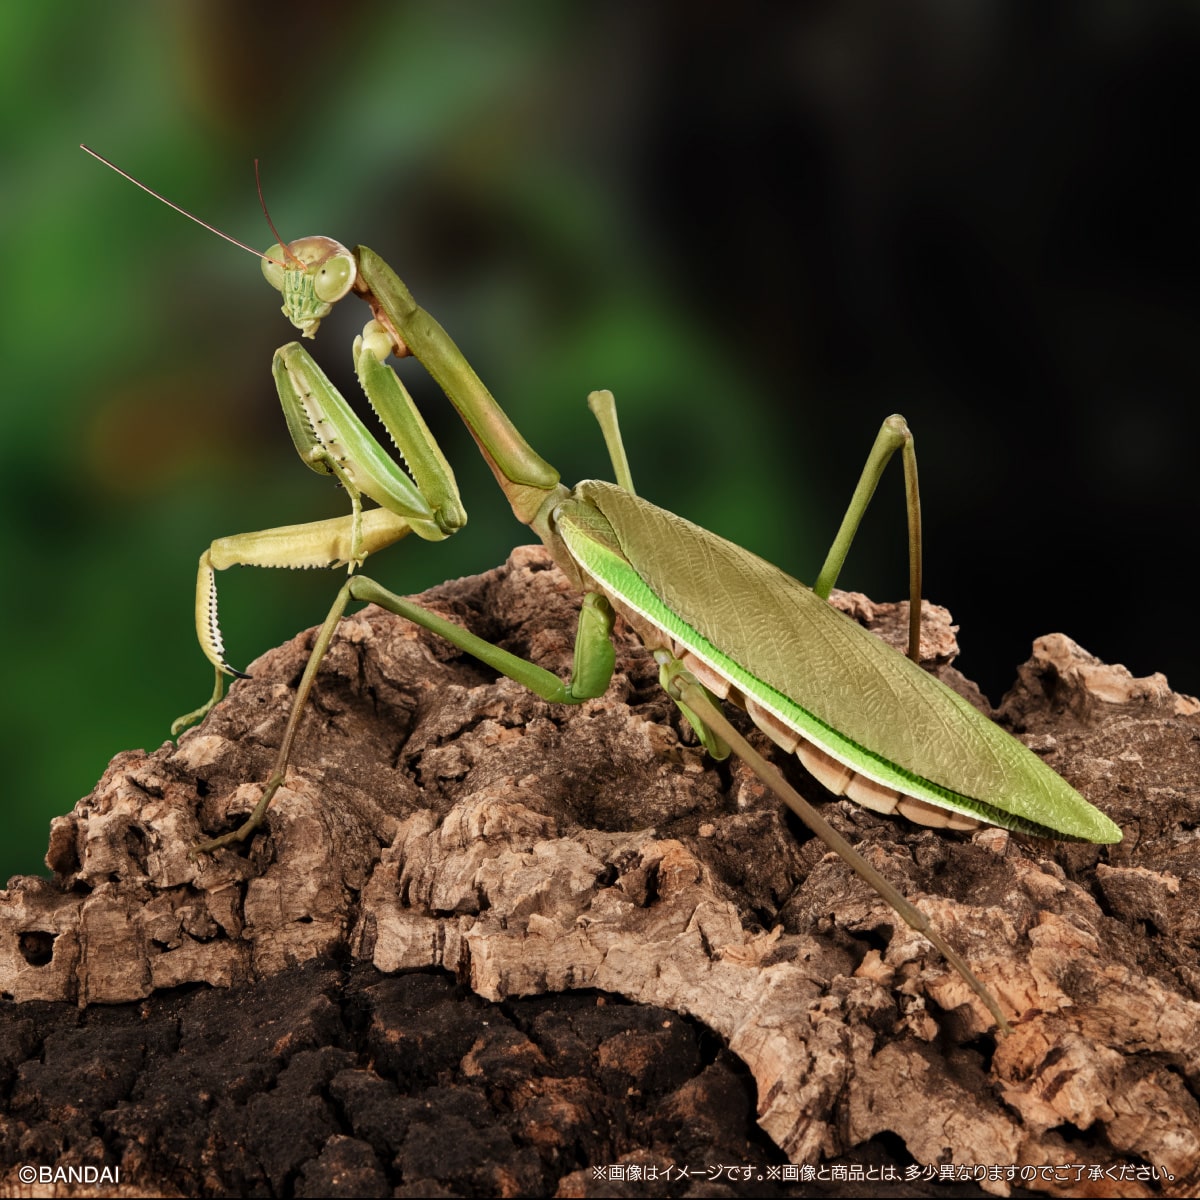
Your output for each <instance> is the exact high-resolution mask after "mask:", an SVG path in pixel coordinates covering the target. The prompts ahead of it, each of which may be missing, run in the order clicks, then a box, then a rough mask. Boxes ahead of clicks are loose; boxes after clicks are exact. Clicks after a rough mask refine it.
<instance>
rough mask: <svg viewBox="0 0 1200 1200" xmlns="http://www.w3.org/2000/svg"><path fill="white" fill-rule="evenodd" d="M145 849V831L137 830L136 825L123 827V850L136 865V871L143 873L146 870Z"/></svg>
mask: <svg viewBox="0 0 1200 1200" xmlns="http://www.w3.org/2000/svg"><path fill="white" fill-rule="evenodd" d="M146 848H147V839H146V833H145V830H143V829H139V828H138V826H136V825H127V826H126V827H125V850H126V852H127V853H128V854H129V857H130V858H131V859H133V861H134V862H135V863H136V864H137V868H138V870H139V871H141V872H143V873H145V870H146Z"/></svg>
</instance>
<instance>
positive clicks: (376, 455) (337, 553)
mask: <svg viewBox="0 0 1200 1200" xmlns="http://www.w3.org/2000/svg"><path fill="white" fill-rule="evenodd" d="M380 333H381V329H380V327H379V326H378V325H377V323H376V322H373V321H372V322H370V323H369V324H368V325H367V328H366V330H365V331H364V336H363V337H360V338H358V339H357V340H356V341H355V344H354V361H355V368H356V370H357V372H358V377H359V380H360V382H361V383H362V386H363V391H364V392H365V393H366V395H367V399H368V400H369V401H370V403H371V406H372V407H373V408H374V410H375V412H376V414H377V415H378V416H379V418H380V420H381V421H382V422H383V424H384V427H385V428H386V429H387V431H388V433H389V434H390V435H391V437H392V440H393V441H394V442H395V444H396V446H397V447H398V448H399V449H400V452H401V454H402V455H403V456H404V458H405V461H406V462H407V464H408V467H409V470H410V471H411V472H412V478H411V479H410V478H409V477H408V476H407V475H406V474H405V473H404V471H403V470H402V469H401V468H400V467H399V466H398V465H397V464H396V462H395V460H394V459H393V458H392V457H391V456H390V455H389V454H388V453H387V452H386V451H385V450H384V449H383V447H381V446H380V445H379V443H378V442H377V441H376V440H375V438H374V437H373V436H372V435H371V434H370V433H369V432H368V430H367V429H366V427H365V426H364V425H363V424H362V422H361V421H360V420H359V419H358V417H357V416H356V415H355V413H354V411H353V410H352V409H351V408H350V406H349V405H348V404H347V403H346V401H345V400H344V399H343V398H342V396H341V395H340V393H339V392H338V391H337V389H336V388H335V387H334V386H333V384H331V383H330V382H329V380H328V378H327V377H326V376H325V374H324V372H322V371H321V369H320V368H319V367H318V366H317V365H316V363H315V362H313V360H312V358H311V357H310V355H309V354H308V352H307V351H306V350H304V349H303V347H301V346H300V345H298V344H297V343H295V342H293V343H290V344H289V345H287V346H284V347H283V348H282V349H280V350H279V351H277V352H276V354H275V359H274V362H273V367H272V370H273V374H274V376H275V383H276V387H277V389H278V391H279V399H280V403H281V404H282V406H283V412H284V416H285V418H286V420H287V424H288V429H289V431H290V432H291V435H292V441H293V443H294V444H295V447H296V451H297V453H298V454H299V455H300V458H301V460H302V461H303V462H304V463H305V465H306V466H308V467H310V468H311V469H312V470H313V471H316V472H317V473H318V474H322V475H332V476H333V477H334V478H335V479H336V480H337V482H338V483H339V484H341V486H342V487H343V488H344V490H345V492H346V494H347V496H349V498H350V502H351V513H350V516H348V517H337V518H333V519H331V520H328V521H314V522H310V523H308V524H304V525H285V526H280V527H279V528H277V529H266V530H262V531H260V532H258V533H242V534H235V535H233V536H232V537H224V538H218V539H217V540H216V541H215V542H213V543H212V545H211V546H210V547H209V548H208V550H206V551H205V552H204V553H203V554H202V555H201V556H200V566H199V571H198V573H197V579H196V636H197V638H198V640H199V642H200V647H201V649H202V650H203V651H204V654H205V657H206V658H207V659H208V660H209V662H211V663H212V664H213V667H214V668H215V671H216V680H215V684H214V688H213V694H212V697H211V698H210V699H209V700H208V701H207V703H205V704H203V705H201V707H199V708H197V709H195V710H194V711H193V712H190V713H187V714H185V715H184V716H182V717H180V718H179V719H178V720H177V721H175V722H174V724H173V725H172V726H171V732H172V734H178V733H179V732H180V731H181V730H183V729H185V728H186V727H187V726H188V725H190V724H192V723H193V722H194V721H198V720H200V719H201V718H202V717H204V716H205V714H206V713H208V711H209V710H210V709H211V708H212V707H213V705H215V704H216V703H217V702H218V701H219V700H220V699H221V693H222V691H223V684H224V679H223V677H224V676H225V675H235V676H241V675H242V672H240V671H236V670H234V669H233V668H232V667H231V666H230V665H229V664H228V663H227V662H226V661H225V649H224V644H223V640H222V637H221V630H220V625H219V623H218V620H217V588H216V575H215V572H216V571H220V570H224V569H225V568H226V567H230V566H235V565H236V566H255V567H329V566H338V565H348V566H349V568H350V570H351V571H353V570H355V569H356V568H357V567H358V566H360V565H361V564H362V562H363V560H364V559H365V558H366V557H367V555H368V554H372V553H374V552H376V551H378V550H382V549H384V548H385V547H387V546H390V545H391V544H392V543H393V542H396V541H399V540H400V539H401V538H402V537H404V536H405V535H407V534H408V533H415V534H417V536H418V537H421V538H424V539H426V540H428V541H440V540H441V539H443V538H445V537H447V536H449V535H450V534H451V533H453V532H455V530H457V529H459V528H461V527H462V526H463V524H465V522H466V513H465V511H464V510H463V507H462V502H461V500H460V498H459V495H458V488H457V486H456V484H455V482H454V473H453V471H452V470H451V469H450V465H449V463H447V461H446V459H445V456H444V455H443V454H442V452H441V449H440V448H439V447H438V445H437V443H436V442H435V441H434V439H433V435H432V434H431V433H430V432H429V428H428V426H427V425H426V424H425V421H424V419H423V418H422V416H421V414H420V412H419V411H418V410H417V407H416V405H415V404H414V403H413V400H412V397H411V396H410V395H409V394H408V392H407V390H406V389H405V388H404V386H403V384H401V383H400V380H399V378H398V377H397V375H396V373H395V371H393V370H392V369H391V367H389V366H387V365H385V364H384V363H382V362H381V361H380V359H379V357H378V355H379V354H380V353H383V354H385V355H386V353H387V351H388V349H389V347H390V340H389V339H387V338H383V339H382V340H381V338H380ZM364 495H365V496H368V497H370V498H371V499H373V500H375V501H376V502H377V503H378V504H380V505H381V506H382V507H380V508H375V509H369V510H366V511H364V510H363V507H362V499H361V498H362V497H363V496H364ZM285 763H286V758H285Z"/></svg>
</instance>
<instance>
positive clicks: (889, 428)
mask: <svg viewBox="0 0 1200 1200" xmlns="http://www.w3.org/2000/svg"><path fill="white" fill-rule="evenodd" d="M897 450H899V451H900V452H901V456H902V458H903V460H904V496H905V503H906V505H907V507H908V597H909V600H908V603H909V608H908V657H909V658H911V659H912V660H913V662H915V663H918V664H919V663H920V661H921V495H920V490H919V488H918V486H917V455H916V451H915V450H914V449H913V436H912V433H911V432H910V430H909V428H908V422H907V421H905V419H904V418H903V417H902V416H900V414H899V413H893V414H892V415H891V416H890V417H888V418H887V419H886V420H885V421H884V422H883V424H882V425H881V426H880V428H879V433H878V434H877V435H876V437H875V444H874V445H873V446H872V447H871V453H870V454H868V455H867V461H866V465H865V466H864V467H863V471H862V475H861V476H860V477H859V480H858V486H857V487H856V488H855V489H854V495H853V496H851V497H850V504H849V506H848V507H847V509H846V515H845V516H844V517H843V518H842V523H841V526H840V527H839V528H838V531H837V536H836V537H835V538H834V539H833V545H832V546H830V547H829V553H828V554H827V555H826V556H825V564H824V566H822V568H821V573H820V574H819V575H818V576H817V582H816V583H814V584H813V591H814V592H815V593H816V594H817V595H818V596H820V597H821V599H822V600H828V599H829V593H830V592H831V591H832V590H833V585H834V584H835V583H836V582H837V577H838V575H839V574H840V573H841V570H842V564H843V563H844V562H845V561H846V554H847V552H848V551H849V549H850V543H851V542H852V541H853V540H854V535H855V534H856V533H857V532H858V526H859V524H860V523H861V521H862V519H863V514H864V513H865V512H866V511H867V505H869V504H870V503H871V497H872V496H873V495H874V494H875V487H876V485H877V484H878V483H879V478H880V476H881V475H882V474H883V472H884V469H885V468H886V467H887V465H888V463H889V462H890V461H891V458H892V455H893V454H895V453H896V451H897Z"/></svg>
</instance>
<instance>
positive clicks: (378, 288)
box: [355, 246, 562, 527]
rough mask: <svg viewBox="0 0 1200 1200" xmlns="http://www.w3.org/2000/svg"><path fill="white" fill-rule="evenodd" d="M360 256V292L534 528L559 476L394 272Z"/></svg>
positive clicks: (362, 249)
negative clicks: (410, 355) (434, 386)
mask: <svg viewBox="0 0 1200 1200" xmlns="http://www.w3.org/2000/svg"><path fill="white" fill-rule="evenodd" d="M355 254H356V256H357V257H358V265H359V273H360V275H359V277H360V280H361V283H360V287H361V288H362V290H363V291H364V293H365V295H366V298H367V300H368V301H369V303H370V304H371V307H372V308H373V309H374V310H375V312H376V316H377V317H378V318H379V319H381V320H382V321H383V323H384V324H385V325H390V326H391V328H392V329H393V330H394V331H395V333H396V334H397V335H398V336H399V338H400V339H401V341H402V342H403V343H404V345H405V346H406V347H407V349H408V350H409V351H411V352H412V353H413V354H414V355H415V356H416V357H417V358H418V359H419V360H420V362H421V365H422V366H424V368H425V369H426V370H427V371H428V372H429V374H430V375H432V376H433V378H434V380H435V382H436V383H437V384H438V386H439V387H440V388H441V389H442V391H444V392H445V393H446V396H447V398H448V399H449V400H450V402H451V404H453V405H454V407H455V408H456V409H457V410H458V413H459V415H460V416H461V417H462V419H463V421H464V422H465V423H466V425H467V428H468V429H469V430H470V431H471V436H472V437H473V438H474V439H475V441H476V443H477V444H478V446H479V450H480V453H481V454H482V455H483V457H484V459H485V461H486V462H487V464H488V466H490V467H491V468H492V473H493V474H494V475H495V476H496V482H497V483H498V484H499V485H500V488H501V490H502V491H503V492H504V494H505V496H506V497H507V498H508V502H509V503H510V504H511V505H512V510H513V512H514V514H515V515H516V517H517V520H518V521H520V522H521V523H522V524H524V525H535V522H536V521H537V517H538V513H539V512H540V511H541V510H542V509H543V507H544V506H545V503H546V499H547V497H548V496H549V495H552V494H555V493H557V492H558V490H559V489H560V488H561V487H562V485H561V484H560V483H559V475H558V472H557V471H556V470H555V469H554V468H553V467H552V466H551V465H550V464H549V463H548V462H546V460H545V459H544V458H542V456H541V455H540V454H538V453H537V452H536V451H535V450H534V449H533V448H532V447H531V446H530V445H529V443H528V442H527V441H526V440H525V439H524V438H523V437H522V436H521V434H520V433H519V432H518V431H517V428H516V426H515V425H513V423H512V421H510V420H509V418H508V415H507V414H506V413H505V411H504V410H503V409H502V408H501V407H500V405H499V404H498V403H497V402H496V399H495V397H494V396H493V395H492V394H491V392H489V391H488V389H487V388H486V387H485V386H484V384H483V381H482V380H481V379H480V378H479V376H478V375H476V374H475V372H474V371H473V370H472V368H471V365H470V364H469V363H468V362H467V360H466V358H465V357H464V356H463V354H462V352H461V351H460V350H459V349H458V347H457V346H456V345H455V344H454V342H453V340H452V339H451V338H450V335H449V334H448V333H447V332H446V331H445V330H444V329H443V328H442V327H441V325H439V324H438V322H437V321H436V320H434V318H433V317H432V316H430V315H429V313H428V312H426V311H425V309H423V308H422V307H421V306H420V305H419V304H418V303H417V302H416V300H414V299H413V296H412V293H411V292H410V291H409V290H408V288H407V287H406V286H405V285H404V283H403V282H402V281H401V280H400V278H399V277H398V276H397V275H396V273H395V272H394V271H393V270H392V269H391V267H389V266H388V265H387V263H385V262H384V261H383V259H382V258H380V257H379V255H378V254H376V253H375V252H374V251H373V250H371V249H369V248H368V247H366V246H358V247H356V249H355ZM535 527H536V526H535Z"/></svg>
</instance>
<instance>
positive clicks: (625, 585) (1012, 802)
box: [557, 480, 1121, 842]
mask: <svg viewBox="0 0 1200 1200" xmlns="http://www.w3.org/2000/svg"><path fill="white" fill-rule="evenodd" d="M557 523H558V528H559V531H560V533H561V534H562V536H563V539H564V541H565V542H566V544H567V546H568V548H569V549H570V551H571V553H572V555H573V556H574V557H575V558H576V559H577V560H578V561H579V563H580V564H581V566H582V567H583V568H584V569H585V570H586V571H587V572H588V573H589V574H590V575H591V576H592V577H593V578H595V579H596V580H597V582H598V583H599V584H600V585H601V586H602V587H603V589H604V590H605V591H606V592H607V593H608V594H609V595H610V597H611V598H612V599H613V600H614V602H615V603H616V604H617V605H618V607H627V608H629V607H631V608H633V609H635V610H636V611H638V612H640V613H641V614H642V615H643V616H645V617H646V618H647V619H649V620H650V621H651V622H652V623H654V624H655V625H657V626H658V627H659V628H661V629H664V630H665V631H667V632H668V633H669V634H670V635H671V636H672V637H673V638H675V639H676V640H677V641H679V642H681V643H682V644H684V645H686V646H688V648H689V649H690V650H692V652H693V653H695V654H697V655H698V656H699V657H700V658H702V659H704V660H705V661H707V662H708V663H709V665H710V666H712V667H714V668H715V669H716V670H717V671H719V672H720V673H721V674H722V675H724V676H725V677H726V678H728V679H730V680H731V682H733V683H734V684H735V685H736V686H737V687H738V688H740V689H741V690H742V691H743V692H744V693H745V694H746V695H748V696H753V697H754V698H755V699H756V700H757V701H758V702H759V703H760V704H762V705H764V707H766V708H768V709H770V710H771V711H772V712H774V713H775V715H776V716H778V717H779V718H780V719H781V720H783V721H785V722H786V723H787V724H789V725H790V726H791V727H792V728H794V729H796V730H797V731H798V732H799V733H801V734H802V735H803V736H804V737H806V738H808V739H809V740H811V741H813V742H815V743H816V744H817V745H819V746H822V747H823V748H825V749H826V750H828V751H829V752H830V753H831V754H833V755H834V756H835V757H837V758H839V759H840V760H841V761H844V762H847V763H848V764H849V765H850V766H852V767H853V768H854V769H855V770H856V771H859V772H861V773H862V774H864V775H867V776H869V777H872V778H875V779H877V780H879V781H880V782H881V783H885V784H887V785H889V786H893V787H897V788H899V789H900V790H903V791H905V792H908V793H909V794H912V795H915V796H917V797H918V798H920V799H925V800H929V801H930V802H932V803H935V804H941V805H942V806H943V807H952V808H955V809H958V810H960V811H964V812H969V813H972V814H974V815H977V816H979V817H981V818H982V819H983V820H986V821H989V822H991V823H993V824H998V825H1002V826H1006V827H1009V828H1017V829H1025V830H1026V831H1028V832H1034V833H1040V834H1042V835H1043V836H1054V835H1057V836H1063V835H1066V836H1067V837H1074V838H1081V839H1084V840H1087V841H1093V842H1114V841H1119V840H1120V838H1121V832H1120V830H1119V829H1118V828H1117V826H1116V825H1114V824H1113V823H1112V822H1111V821H1110V820H1109V819H1108V818H1107V817H1105V816H1104V815H1103V814H1102V813H1101V812H1099V810H1097V809H1096V808H1094V807H1093V806H1092V805H1090V804H1089V803H1088V802H1087V801H1086V800H1084V798H1083V797H1082V796H1080V795H1079V793H1078V792H1076V791H1075V789H1074V788H1072V787H1071V786H1070V785H1069V784H1067V783H1066V781H1065V780H1063V779H1062V778H1060V777H1059V776H1058V775H1056V774H1055V773H1054V772H1053V771H1052V770H1051V769H1050V768H1049V767H1047V766H1046V765H1045V763H1043V762H1042V761H1041V759H1039V758H1038V757H1037V756H1036V755H1035V754H1033V753H1032V752H1031V751H1029V750H1028V749H1027V748H1026V747H1025V746H1023V745H1021V743H1020V742H1018V741H1017V740H1016V739H1015V738H1013V737H1011V736H1009V734H1007V733H1005V732H1004V730H1002V729H1001V728H1000V727H999V726H998V725H996V724H994V723H993V722H992V721H989V720H988V719H987V718H986V717H984V716H983V715H982V714H981V713H979V712H978V711H977V710H976V709H974V708H973V707H972V706H971V705H970V704H968V703H967V701H965V700H964V699H963V698H962V697H961V696H959V695H958V694H957V693H956V692H953V691H951V689H950V688H948V687H946V686H945V685H944V684H942V683H941V682H939V681H938V680H937V679H935V678H934V677H933V676H932V675H930V674H928V673H927V672H925V671H923V670H921V669H920V668H919V667H917V666H916V665H914V664H913V663H912V662H911V661H910V660H908V659H907V658H905V657H904V656H903V655H901V654H899V653H897V652H896V651H894V650H892V649H890V648H889V647H887V646H885V645H883V643H881V642H880V641H879V640H878V639H877V638H875V637H873V636H872V635H871V634H869V633H867V632H866V630H864V629H862V628H861V627H860V626H859V625H857V624H855V622H854V621H852V620H850V618H849V617H846V616H845V615H844V614H842V613H840V612H838V611H837V610H836V609H835V608H833V607H831V606H830V605H829V604H827V603H826V602H825V601H823V600H821V599H819V598H818V597H817V596H815V595H814V594H813V592H812V590H811V589H810V588H808V587H806V586H805V585H804V584H802V583H799V582H798V581H797V580H795V579H792V578H791V576H789V575H785V574H784V573H783V572H782V571H780V570H779V569H778V568H777V567H774V566H772V565H771V564H770V563H768V562H765V561H763V559H761V558H759V557H758V556H757V555H754V554H751V553H750V552H749V551H747V550H744V549H742V547H740V546H736V545H734V544H733V543H732V542H727V541H725V540H724V539H723V538H719V537H717V536H716V535H715V534H712V533H709V532H708V531H707V530H704V529H701V528H700V527H699V526H696V525H693V524H692V523H691V522H690V521H685V520H684V519H683V518H682V517H678V516H676V515H675V514H673V513H669V512H666V511H665V510H664V509H661V508H658V507H656V506H655V505H653V504H650V503H648V502H647V501H645V500H642V499H640V498H639V497H637V496H633V495H630V494H629V493H628V492H626V491H624V490H623V489H621V488H619V487H616V486H615V485H613V484H609V483H604V482H601V481H596V480H589V481H586V482H584V483H581V484H580V485H579V486H578V487H577V488H576V489H575V492H574V499H573V500H570V501H566V502H565V503H564V504H562V505H560V507H559V510H558V514H557Z"/></svg>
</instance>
